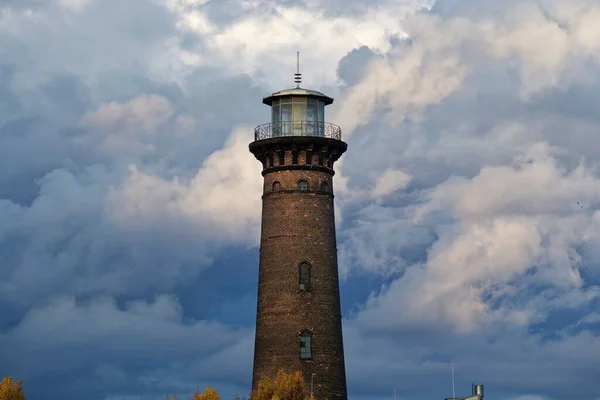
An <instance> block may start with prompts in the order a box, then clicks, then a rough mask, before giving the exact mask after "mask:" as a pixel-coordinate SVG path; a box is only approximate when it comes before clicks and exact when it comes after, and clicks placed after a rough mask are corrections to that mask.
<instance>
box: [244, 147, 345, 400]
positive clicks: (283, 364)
mask: <svg viewBox="0 0 600 400" xmlns="http://www.w3.org/2000/svg"><path fill="white" fill-rule="evenodd" d="M314 139H319V140H320V139H321V138H314ZM263 142H264V141H263ZM336 142H338V143H336ZM255 143H256V142H255ZM320 143H321V145H319V144H320ZM316 144H317V146H315V142H311V141H310V140H309V141H306V142H305V143H300V145H299V144H298V142H297V141H296V140H294V139H293V138H278V139H277V140H276V141H274V142H273V143H272V145H269V146H264V145H262V146H260V147H258V146H255V147H254V148H253V145H254V143H253V144H252V145H251V147H250V148H251V151H253V153H254V154H255V155H256V156H257V158H258V159H259V160H261V161H263V165H264V166H265V170H264V172H263V175H264V195H263V210H262V211H263V219H262V233H261V249H260V268H259V284H258V286H259V287H258V307H257V321H256V343H255V353H254V371H253V387H254V388H255V387H256V384H257V383H258V380H259V379H260V378H261V377H262V376H271V377H274V376H275V374H276V373H277V371H278V370H279V369H280V368H283V369H284V370H286V371H288V372H294V371H297V370H299V371H301V372H302V373H303V375H304V378H305V380H306V383H307V386H309V385H310V380H311V376H312V375H313V374H314V378H313V382H314V393H315V396H316V397H317V399H319V400H322V399H330V400H333V399H343V400H346V398H347V395H346V376H345V367H344V350H343V340H342V326H341V312H340V295H339V280H338V265H337V249H336V238H335V222H334V208H333V192H332V189H331V188H332V187H333V186H332V178H333V170H332V169H331V167H332V166H333V162H334V161H335V160H336V159H337V158H338V157H339V156H340V155H341V154H342V153H343V151H344V150H345V143H343V142H340V141H334V142H332V139H326V141H324V142H319V141H318V140H317V141H316ZM269 152H270V153H271V154H268V153H269ZM294 153H295V154H294ZM307 153H312V154H315V153H316V154H318V156H314V155H313V156H311V157H310V158H311V162H310V164H307V159H306V155H307ZM279 154H283V155H282V156H279ZM269 159H272V160H273V163H271V162H269V161H268V160H269ZM281 160H284V163H283V164H281V163H280V162H279V161H281ZM265 161H266V162H265ZM294 161H295V162H294ZM288 167H289V168H288ZM299 180H305V181H307V182H308V190H307V191H305V192H300V191H298V189H297V183H298V181H299ZM275 182H278V184H277V185H275V189H274V185H273V184H274V183H275ZM304 261H307V262H309V263H310V264H311V287H310V290H309V291H301V290H300V288H299V264H300V263H301V262H304ZM303 330H308V331H310V332H311V333H312V340H311V342H312V343H311V344H312V346H311V347H312V358H311V359H310V360H301V359H300V339H299V337H300V333H301V332H302V331H303Z"/></svg>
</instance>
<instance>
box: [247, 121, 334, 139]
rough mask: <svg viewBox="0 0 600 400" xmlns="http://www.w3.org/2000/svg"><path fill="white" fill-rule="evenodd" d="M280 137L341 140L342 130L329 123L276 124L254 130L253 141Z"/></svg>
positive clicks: (295, 122) (293, 122)
mask: <svg viewBox="0 0 600 400" xmlns="http://www.w3.org/2000/svg"><path fill="white" fill-rule="evenodd" d="M281 136H317V137H325V138H330V139H337V140H342V128H340V127H339V126H337V125H335V124H330V123H329V122H315V121H290V122H276V123H270V124H263V125H259V126H257V127H256V128H254V140H263V139H271V138H276V137H281Z"/></svg>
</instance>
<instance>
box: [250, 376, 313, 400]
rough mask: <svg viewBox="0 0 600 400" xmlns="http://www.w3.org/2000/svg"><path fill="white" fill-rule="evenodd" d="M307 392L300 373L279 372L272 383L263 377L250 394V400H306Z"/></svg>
mask: <svg viewBox="0 0 600 400" xmlns="http://www.w3.org/2000/svg"><path fill="white" fill-rule="evenodd" d="M307 398H308V391H307V390H306V386H305V384H304V378H303V377H302V373H300V372H296V373H293V374H288V373H286V372H285V371H283V370H280V371H279V372H278V373H277V376H276V377H275V380H274V381H272V380H271V379H269V378H268V377H263V378H262V379H261V380H260V381H259V382H258V388H257V389H256V390H255V391H254V392H252V394H251V396H250V400H306V399H307Z"/></svg>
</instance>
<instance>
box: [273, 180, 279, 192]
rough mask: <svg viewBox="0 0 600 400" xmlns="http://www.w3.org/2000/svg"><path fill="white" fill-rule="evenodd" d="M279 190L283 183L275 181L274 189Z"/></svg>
mask: <svg viewBox="0 0 600 400" xmlns="http://www.w3.org/2000/svg"><path fill="white" fill-rule="evenodd" d="M278 190H281V183H279V181H275V182H273V191H274V192H277V191H278Z"/></svg>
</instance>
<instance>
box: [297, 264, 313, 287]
mask: <svg viewBox="0 0 600 400" xmlns="http://www.w3.org/2000/svg"><path fill="white" fill-rule="evenodd" d="M299 272H300V281H299V285H300V290H301V291H307V290H310V264H309V263H306V262H303V263H302V264H300V268H299Z"/></svg>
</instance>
